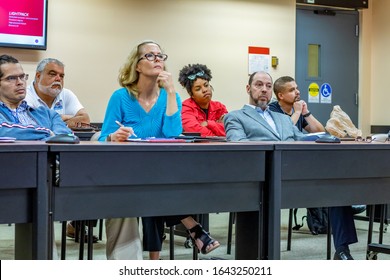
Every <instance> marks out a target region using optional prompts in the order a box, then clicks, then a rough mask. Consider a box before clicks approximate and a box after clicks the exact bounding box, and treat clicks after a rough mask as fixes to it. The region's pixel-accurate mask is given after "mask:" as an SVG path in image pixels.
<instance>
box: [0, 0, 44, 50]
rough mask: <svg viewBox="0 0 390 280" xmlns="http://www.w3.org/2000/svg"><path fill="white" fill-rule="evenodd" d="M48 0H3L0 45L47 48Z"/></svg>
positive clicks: (0, 14) (0, 8)
mask: <svg viewBox="0 0 390 280" xmlns="http://www.w3.org/2000/svg"><path fill="white" fill-rule="evenodd" d="M46 31H47V0H1V5H0V47H11V48H24V49H37V50H46V41H47V40H46V39H47V38H46V36H47V33H46Z"/></svg>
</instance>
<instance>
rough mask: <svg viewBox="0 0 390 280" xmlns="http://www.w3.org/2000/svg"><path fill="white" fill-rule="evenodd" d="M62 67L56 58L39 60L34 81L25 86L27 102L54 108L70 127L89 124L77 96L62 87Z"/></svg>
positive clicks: (36, 105) (31, 104)
mask: <svg viewBox="0 0 390 280" xmlns="http://www.w3.org/2000/svg"><path fill="white" fill-rule="evenodd" d="M64 68H65V65H64V64H63V63H62V62H61V61H59V60H58V59H54V58H45V59H43V60H41V61H40V62H39V63H38V66H37V69H36V73H35V79H34V81H33V82H32V83H31V85H29V86H28V87H27V96H26V101H27V104H29V105H30V106H31V107H33V108H37V107H39V106H45V107H47V108H50V109H53V110H55V111H56V112H57V113H58V114H60V116H61V118H62V120H63V121H64V122H66V123H67V125H68V127H70V128H74V127H79V126H82V125H83V124H85V125H89V123H90V119H89V115H88V113H87V111H86V110H85V108H84V107H83V105H81V103H80V101H79V99H78V98H77V96H76V95H75V94H74V93H73V92H72V91H71V90H69V89H67V88H64V78H65V70H64Z"/></svg>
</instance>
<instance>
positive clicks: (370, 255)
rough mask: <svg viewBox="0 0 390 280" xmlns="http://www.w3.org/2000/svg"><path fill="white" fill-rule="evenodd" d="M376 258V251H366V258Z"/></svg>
mask: <svg viewBox="0 0 390 280" xmlns="http://www.w3.org/2000/svg"><path fill="white" fill-rule="evenodd" d="M377 259H378V253H377V252H368V253H367V260H374V261H375V260H377Z"/></svg>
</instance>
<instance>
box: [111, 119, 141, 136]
mask: <svg viewBox="0 0 390 280" xmlns="http://www.w3.org/2000/svg"><path fill="white" fill-rule="evenodd" d="M115 123H116V124H117V125H119V126H120V127H125V126H124V125H123V124H121V123H120V122H119V121H115ZM131 129H132V128H131ZM131 135H133V136H134V137H138V136H137V135H136V134H135V133H134V131H133V133H132V134H131Z"/></svg>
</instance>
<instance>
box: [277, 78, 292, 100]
mask: <svg viewBox="0 0 390 280" xmlns="http://www.w3.org/2000/svg"><path fill="white" fill-rule="evenodd" d="M293 81H295V80H294V78H292V77H290V76H282V77H280V78H278V79H277V80H276V81H275V83H274V93H275V96H276V98H277V99H278V100H279V96H278V92H281V91H283V89H284V85H285V84H286V83H290V82H293Z"/></svg>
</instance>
